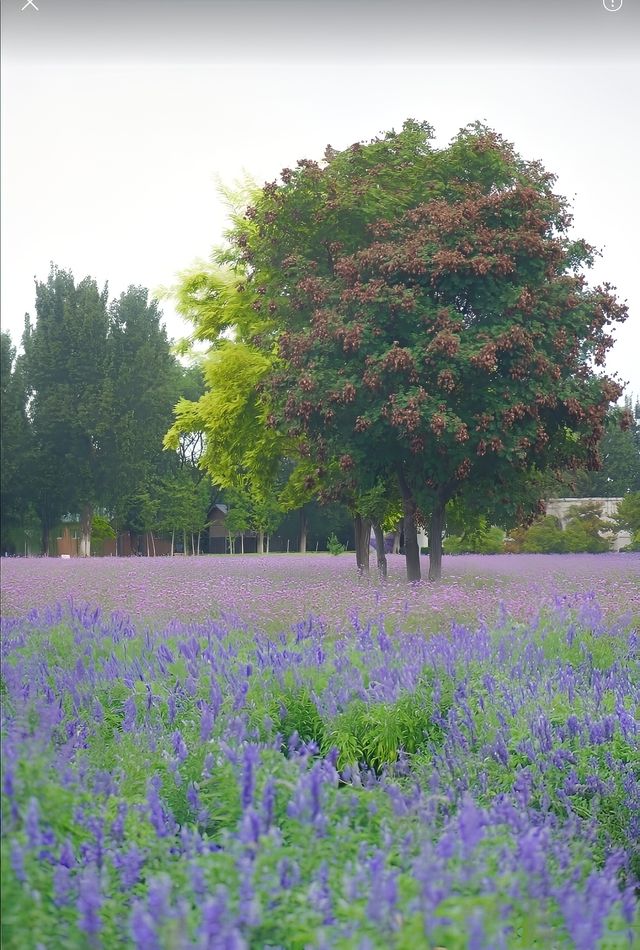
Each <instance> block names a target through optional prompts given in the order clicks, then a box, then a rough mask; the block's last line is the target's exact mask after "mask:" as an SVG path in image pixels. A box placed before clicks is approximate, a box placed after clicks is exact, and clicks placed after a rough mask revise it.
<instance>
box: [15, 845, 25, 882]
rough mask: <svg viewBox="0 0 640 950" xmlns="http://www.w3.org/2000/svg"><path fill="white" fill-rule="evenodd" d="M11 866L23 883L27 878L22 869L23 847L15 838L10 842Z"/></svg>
mask: <svg viewBox="0 0 640 950" xmlns="http://www.w3.org/2000/svg"><path fill="white" fill-rule="evenodd" d="M11 868H12V870H13V873H14V874H15V876H16V877H17V878H18V880H19V881H20V882H21V883H22V884H24V882H25V881H26V879H27V875H26V873H25V869H24V848H23V847H22V845H21V844H20V843H19V842H18V841H17V840H16V839H15V838H14V839H13V840H12V842H11Z"/></svg>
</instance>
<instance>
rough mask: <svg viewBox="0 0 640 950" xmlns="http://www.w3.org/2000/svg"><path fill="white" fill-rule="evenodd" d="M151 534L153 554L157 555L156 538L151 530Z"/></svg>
mask: <svg viewBox="0 0 640 950" xmlns="http://www.w3.org/2000/svg"><path fill="white" fill-rule="evenodd" d="M149 534H150V535H151V550H152V551H153V556H154V557H155V556H156V539H155V538H154V536H153V531H150V532H149Z"/></svg>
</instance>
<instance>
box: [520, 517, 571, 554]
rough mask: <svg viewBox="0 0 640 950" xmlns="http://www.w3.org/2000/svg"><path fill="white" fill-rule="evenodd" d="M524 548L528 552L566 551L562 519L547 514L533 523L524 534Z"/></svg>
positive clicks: (554, 552) (551, 552) (552, 552)
mask: <svg viewBox="0 0 640 950" xmlns="http://www.w3.org/2000/svg"><path fill="white" fill-rule="evenodd" d="M522 550H523V551H526V552H527V554H561V553H562V552H564V551H566V550H567V548H566V546H565V538H564V533H563V531H562V528H561V527H560V521H559V520H558V519H557V518H554V517H553V516H552V515H547V516H546V517H544V518H542V519H541V520H540V521H536V522H535V523H534V524H532V525H531V527H530V528H528V529H527V530H526V532H525V534H524V538H523V540H522Z"/></svg>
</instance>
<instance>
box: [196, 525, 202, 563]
mask: <svg viewBox="0 0 640 950" xmlns="http://www.w3.org/2000/svg"><path fill="white" fill-rule="evenodd" d="M200 535H201V532H200V531H198V550H197V552H196V553H197V555H198V557H200Z"/></svg>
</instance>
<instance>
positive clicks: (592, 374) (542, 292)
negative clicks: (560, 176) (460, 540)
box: [228, 121, 627, 580]
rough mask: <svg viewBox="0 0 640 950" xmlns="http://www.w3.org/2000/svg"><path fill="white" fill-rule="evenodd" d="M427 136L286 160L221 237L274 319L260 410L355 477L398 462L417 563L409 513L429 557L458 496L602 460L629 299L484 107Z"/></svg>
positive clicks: (433, 563) (496, 503)
mask: <svg viewBox="0 0 640 950" xmlns="http://www.w3.org/2000/svg"><path fill="white" fill-rule="evenodd" d="M431 140H432V130H431V128H430V127H429V126H428V125H427V124H426V123H417V122H414V121H407V122H405V124H404V126H403V128H402V131H401V132H399V133H398V132H395V131H391V132H389V133H386V134H385V135H383V136H381V137H379V138H377V139H374V140H373V141H371V142H369V143H367V144H363V143H356V144H354V145H353V146H351V147H350V148H348V149H346V150H344V151H342V152H336V151H335V150H333V149H330V148H329V149H327V151H326V153H325V158H324V161H323V162H322V163H317V162H315V161H310V160H302V161H300V162H298V165H297V167H296V168H295V169H285V170H284V171H283V172H282V175H281V181H280V182H272V183H269V184H267V185H266V186H265V187H264V188H263V189H262V191H261V193H260V195H259V197H258V198H256V199H255V201H254V203H253V205H252V206H251V207H249V208H248V209H247V212H246V219H245V221H244V222H242V221H239V222H237V223H236V227H235V233H234V236H233V237H234V249H233V250H232V251H231V252H230V253H229V255H228V257H229V260H230V261H232V262H233V263H235V266H237V267H244V268H246V271H247V275H248V276H247V279H246V280H245V281H244V282H243V284H242V286H241V287H238V288H236V289H237V292H238V295H239V296H242V297H245V298H246V304H245V306H248V307H250V308H251V310H252V311H253V313H254V314H255V320H256V321H259V320H261V319H262V320H265V321H268V323H269V325H270V326H271V327H272V328H273V327H275V330H272V332H266V333H265V332H262V333H255V334H253V335H252V337H251V339H250V341H249V342H250V343H252V344H253V345H254V346H257V347H258V348H261V349H262V351H263V353H264V354H265V360H266V361H267V363H268V364H269V365H267V363H265V365H264V371H263V373H262V374H261V377H260V387H259V391H260V393H261V394H266V395H265V396H264V397H263V398H265V399H268V401H269V403H270V406H271V410H270V414H269V418H268V422H269V424H270V425H271V426H272V427H273V430H274V431H277V432H279V433H281V434H282V435H283V436H284V437H286V438H287V439H289V440H290V441H293V442H296V441H297V443H298V445H299V447H300V448H301V449H305V448H306V450H307V451H308V452H309V451H310V452H311V453H312V459H313V460H314V461H315V462H316V464H317V465H318V467H319V468H320V469H322V468H323V467H324V466H326V465H328V464H330V463H331V462H332V461H337V462H338V464H339V465H340V467H341V470H342V472H343V477H344V480H345V483H346V484H350V486H351V487H352V488H353V490H354V491H356V490H357V488H358V485H359V484H360V482H361V481H362V480H363V479H365V480H368V483H369V484H371V482H372V481H374V480H375V479H377V478H382V479H383V480H384V479H389V478H391V477H393V479H394V480H395V482H396V485H397V488H398V490H399V492H400V495H401V498H402V501H403V506H404V533H405V549H406V556H407V576H408V578H409V579H410V580H417V579H419V578H420V561H419V550H418V544H417V534H416V531H417V524H418V523H419V522H420V521H422V522H424V523H426V525H427V527H428V532H429V556H430V568H429V577H430V578H431V579H432V580H437V579H438V578H439V577H440V574H441V560H442V535H443V529H444V519H445V509H446V505H447V504H448V503H449V502H450V501H451V500H453V499H455V498H458V497H460V498H463V499H465V498H468V499H471V498H474V499H475V504H476V505H481V507H483V508H484V509H486V510H487V512H489V511H490V510H491V509H492V508H497V507H499V508H501V509H502V511H503V513H504V515H505V517H511V518H512V519H515V518H517V517H518V516H523V515H524V514H525V513H527V512H529V513H530V512H532V511H533V510H535V506H536V503H539V501H540V497H541V496H540V494H538V492H537V488H539V487H540V486H541V485H542V482H543V479H542V475H543V474H544V473H546V472H548V471H549V470H550V469H553V470H560V469H562V468H567V467H571V468H581V467H587V468H590V467H591V468H593V467H596V466H597V464H598V446H599V443H600V440H601V438H602V435H603V434H604V430H605V418H606V413H607V411H608V409H609V406H610V405H611V403H612V402H614V401H615V400H616V399H618V397H619V396H620V394H621V387H620V386H619V385H618V384H617V383H616V382H615V381H614V380H613V379H610V378H609V377H607V376H606V375H605V374H604V373H603V372H602V369H601V367H602V366H603V364H604V360H605V356H606V352H607V350H608V349H609V347H610V346H611V345H612V339H611V336H610V335H609V332H608V330H609V328H610V326H611V325H613V324H615V323H617V322H620V321H622V320H624V319H625V318H626V315H627V314H626V308H625V307H624V306H623V305H621V304H620V303H619V302H618V300H617V299H616V297H615V295H614V294H613V291H612V289H611V287H609V286H608V285H604V286H599V287H596V288H590V287H589V286H588V285H587V283H586V279H585V277H584V275H583V273H582V271H583V269H584V268H585V267H589V266H590V264H591V262H592V260H593V255H594V251H593V249H592V248H591V247H590V246H588V245H587V244H586V243H585V242H584V241H581V240H574V239H572V238H570V236H569V227H570V224H571V216H570V214H569V209H568V206H567V202H566V201H565V200H564V199H563V198H562V197H560V196H558V195H556V194H555V193H554V191H553V185H554V177H553V175H550V174H549V173H547V172H546V171H545V170H544V169H543V168H542V166H541V165H540V164H539V163H537V162H530V161H526V160H524V159H523V158H521V157H520V156H519V155H518V154H517V153H516V151H515V150H514V148H513V147H512V146H511V145H510V144H509V143H507V142H506V141H505V140H504V139H503V138H501V137H500V136H499V135H498V134H496V133H495V132H493V131H491V130H490V129H487V128H485V127H484V126H481V125H479V124H476V125H473V126H470V127H468V128H466V129H463V130H462V131H461V132H460V133H459V134H458V135H457V136H456V137H455V138H454V139H453V141H452V142H451V144H450V145H449V147H447V148H443V149H437V148H434V146H433V145H432V141H431ZM594 367H595V368H594ZM492 520H494V519H493V518H492Z"/></svg>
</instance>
